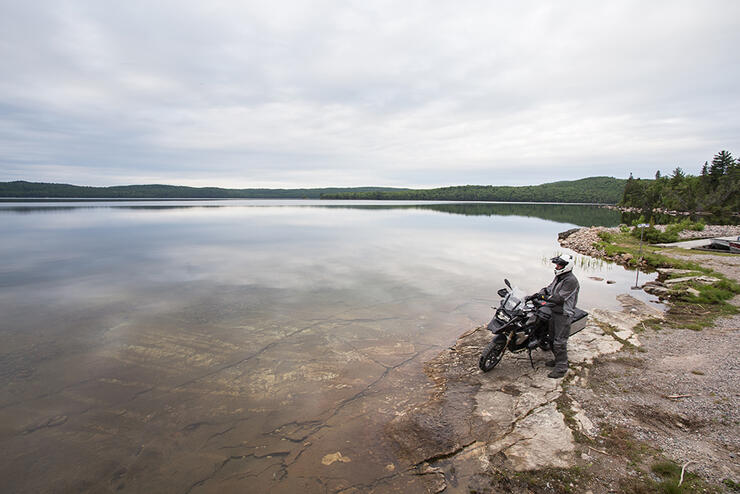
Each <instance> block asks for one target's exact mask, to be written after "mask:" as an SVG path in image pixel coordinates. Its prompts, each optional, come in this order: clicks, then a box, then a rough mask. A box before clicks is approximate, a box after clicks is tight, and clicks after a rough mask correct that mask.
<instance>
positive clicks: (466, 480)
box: [386, 295, 660, 492]
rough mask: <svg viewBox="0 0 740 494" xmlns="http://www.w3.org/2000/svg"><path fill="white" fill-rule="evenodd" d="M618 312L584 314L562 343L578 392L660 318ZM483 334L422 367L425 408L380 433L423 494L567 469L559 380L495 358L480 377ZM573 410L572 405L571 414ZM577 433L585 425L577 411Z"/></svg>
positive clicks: (538, 364)
mask: <svg viewBox="0 0 740 494" xmlns="http://www.w3.org/2000/svg"><path fill="white" fill-rule="evenodd" d="M620 302H621V303H622V305H623V309H622V311H619V312H609V311H594V314H593V316H591V321H590V323H589V324H588V325H587V326H586V328H585V329H584V330H583V331H581V332H579V333H577V334H575V335H573V336H572V337H571V339H570V342H569V358H570V364H571V371H570V372H571V373H578V374H579V376H578V382H579V383H580V384H581V385H584V386H585V385H586V383H587V381H588V366H589V364H591V363H592V362H593V360H594V359H595V358H598V357H600V356H602V355H605V354H608V353H612V352H616V351H618V350H620V349H621V348H622V347H623V346H624V345H625V344H631V345H632V346H639V345H640V341H639V339H638V337H637V336H636V335H635V334H634V333H633V332H632V327H633V326H634V324H635V323H636V322H639V321H640V320H642V319H643V318H647V317H659V316H660V312H659V311H658V310H657V309H653V308H651V307H649V306H647V305H646V304H644V303H643V302H640V301H638V300H636V299H634V298H633V297H631V296H629V295H620ZM490 338H491V334H490V332H489V331H487V330H485V329H484V328H478V329H476V330H474V331H471V332H469V333H467V334H465V335H463V336H462V337H461V338H460V339H459V340H458V341H457V343H456V345H455V346H454V347H452V348H449V349H448V350H445V351H444V352H442V353H441V354H440V355H439V356H437V357H436V358H435V359H433V360H431V361H430V362H428V363H427V365H426V373H427V375H428V376H429V378H430V380H431V381H432V382H433V383H434V390H433V391H432V394H431V396H430V398H429V400H428V401H427V402H426V403H422V404H418V405H416V406H414V407H411V408H409V409H407V410H405V411H403V412H402V413H400V414H399V415H398V416H397V417H395V418H394V419H393V420H392V421H391V422H390V423H389V424H388V426H387V428H386V431H387V434H388V435H389V437H391V438H392V439H393V441H394V442H395V443H396V444H397V446H398V449H399V452H400V457H401V458H402V460H403V461H405V462H407V468H409V469H414V470H415V471H416V472H417V474H418V475H419V476H420V477H421V478H423V479H425V482H426V484H427V485H426V487H427V489H428V491H430V492H441V490H444V492H468V489H469V486H470V485H473V484H475V483H476V479H478V478H479V477H481V476H483V477H485V476H486V475H491V474H492V472H493V471H494V469H498V468H504V469H506V470H507V471H527V470H537V469H543V468H567V467H570V466H572V465H574V464H575V461H576V446H575V443H574V440H573V431H572V429H571V425H569V424H568V423H567V422H566V420H565V417H564V416H563V414H562V413H561V411H560V410H559V409H558V406H557V400H558V399H559V398H560V397H561V396H562V394H563V388H562V382H563V381H562V380H556V379H550V378H548V377H547V373H548V371H549V369H548V368H546V367H545V366H544V362H545V361H546V360H547V359H549V358H551V355H550V354H549V353H548V354H545V353H543V352H535V354H534V355H533V358H534V364H535V365H534V368H532V366H531V365H530V361H529V359H528V358H527V356H526V353H520V354H511V353H507V354H505V355H504V357H503V359H502V361H501V363H499V364H498V366H497V367H495V368H494V369H493V370H492V371H490V372H488V373H483V372H481V371H480V370H479V369H478V367H477V362H478V357H479V356H480V351H481V349H482V348H483V346H484V345H485V344H487V343H488V342H489V341H490ZM576 406H577V404H576ZM577 424H580V425H578V427H579V429H580V431H587V432H589V433H592V432H593V430H594V425H593V423H591V421H590V420H589V418H588V417H587V416H586V414H585V413H583V412H582V411H581V413H580V416H579V420H578V421H577Z"/></svg>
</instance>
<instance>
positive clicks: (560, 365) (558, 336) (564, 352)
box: [550, 312, 570, 371]
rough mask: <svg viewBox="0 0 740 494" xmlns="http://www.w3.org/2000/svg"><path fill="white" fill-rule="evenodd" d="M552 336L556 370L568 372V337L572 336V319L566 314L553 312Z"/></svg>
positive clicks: (551, 321) (551, 319) (551, 322)
mask: <svg viewBox="0 0 740 494" xmlns="http://www.w3.org/2000/svg"><path fill="white" fill-rule="evenodd" d="M550 336H551V337H552V353H553V355H554V356H555V370H559V371H567V370H568V336H570V318H569V317H568V316H567V315H565V314H558V313H555V312H553V314H552V317H551V318H550Z"/></svg>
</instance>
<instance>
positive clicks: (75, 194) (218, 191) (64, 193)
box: [0, 181, 408, 199]
mask: <svg viewBox="0 0 740 494" xmlns="http://www.w3.org/2000/svg"><path fill="white" fill-rule="evenodd" d="M404 190H408V189H399V188H391V187H346V188H340V187H327V188H323V189H223V188H220V187H185V186H181V185H119V186H113V187H86V186H79V185H69V184H52V183H43V182H24V181H17V182H0V197H25V198H45V197H49V198H80V199H93V198H95V199H98V198H99V199H319V198H320V197H321V195H322V194H336V193H365V192H378V191H382V192H391V191H404Z"/></svg>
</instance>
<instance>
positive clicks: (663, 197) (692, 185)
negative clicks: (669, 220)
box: [620, 151, 740, 216]
mask: <svg viewBox="0 0 740 494" xmlns="http://www.w3.org/2000/svg"><path fill="white" fill-rule="evenodd" d="M620 204H621V205H622V206H627V207H636V208H641V209H642V210H643V211H651V210H653V209H657V208H663V209H669V210H675V211H691V212H706V213H711V214H714V215H719V216H724V215H727V214H732V213H737V212H738V211H740V160H736V159H735V158H734V157H733V156H732V153H730V152H729V151H720V152H719V153H717V154H716V155H714V157H713V158H712V162H711V164H710V163H709V162H707V161H705V162H704V166H702V168H701V172H700V173H699V175H698V176H694V175H689V174H686V173H684V171H683V170H682V169H681V168H680V167H676V169H674V170H673V173H671V174H670V175H669V176H664V175H662V174H661V173H660V170H658V172H657V173H656V174H655V180H649V179H648V180H641V179H639V178H637V179H635V178H633V177H632V174H630V177H629V178H628V179H627V183H626V184H625V186H624V194H623V196H622V200H621V202H620Z"/></svg>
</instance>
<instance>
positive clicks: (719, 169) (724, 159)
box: [709, 150, 735, 184]
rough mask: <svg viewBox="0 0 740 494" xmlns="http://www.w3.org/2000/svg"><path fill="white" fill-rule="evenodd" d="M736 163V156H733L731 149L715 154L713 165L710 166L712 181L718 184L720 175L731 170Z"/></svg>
mask: <svg viewBox="0 0 740 494" xmlns="http://www.w3.org/2000/svg"><path fill="white" fill-rule="evenodd" d="M734 165H735V158H733V157H732V153H730V152H729V151H725V150H722V151H720V152H719V153H717V154H715V155H714V158H712V166H710V167H709V176H710V177H711V179H712V183H714V184H716V183H717V182H718V181H719V177H721V176H722V175H724V174H725V173H727V171H728V170H731V169H732V168H733V166H734Z"/></svg>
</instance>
